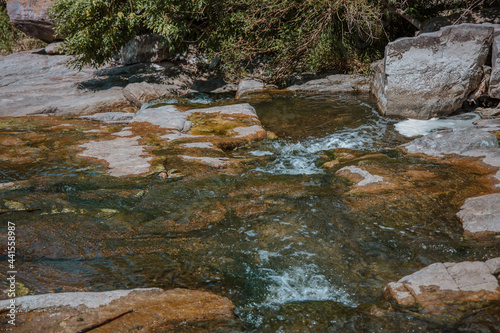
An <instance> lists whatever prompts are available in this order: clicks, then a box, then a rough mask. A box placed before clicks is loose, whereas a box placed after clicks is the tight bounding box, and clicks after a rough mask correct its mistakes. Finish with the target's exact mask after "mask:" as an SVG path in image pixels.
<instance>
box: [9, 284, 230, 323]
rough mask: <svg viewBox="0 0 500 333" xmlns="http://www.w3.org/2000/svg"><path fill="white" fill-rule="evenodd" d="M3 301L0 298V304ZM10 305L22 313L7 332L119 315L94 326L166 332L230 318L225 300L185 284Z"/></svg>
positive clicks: (28, 299) (59, 296)
mask: <svg viewBox="0 0 500 333" xmlns="http://www.w3.org/2000/svg"><path fill="white" fill-rule="evenodd" d="M8 303H9V300H6V301H0V308H2V309H6V308H7V306H8ZM16 306H17V309H18V310H21V311H22V312H18V313H17V314H16V325H15V326H12V331H13V332H76V331H79V330H82V329H86V328H89V327H92V326H93V325H95V324H98V323H102V322H104V321H106V320H107V319H109V318H115V317H118V316H119V315H120V314H123V315H122V316H120V317H119V318H116V319H115V320H112V321H108V322H107V323H106V324H105V325H103V326H101V327H99V329H98V331H99V332H130V331H132V330H133V331H136V332H151V331H157V330H161V331H171V330H175V329H176V328H179V327H183V326H185V325H187V324H192V323H196V322H207V321H212V322H214V324H217V322H219V321H228V320H235V316H234V314H233V309H234V305H233V303H232V302H231V301H230V300H229V299H227V298H225V297H222V296H218V295H215V294H212V293H209V292H205V291H198V290H188V289H172V290H166V291H164V290H162V289H158V288H150V289H133V290H116V291H111V292H101V293H97V292H96V293H89V292H84V293H79V292H76V293H61V294H44V295H36V296H25V297H20V298H17V299H16ZM3 316H5V314H3Z"/></svg>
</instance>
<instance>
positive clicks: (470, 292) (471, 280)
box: [384, 258, 500, 313]
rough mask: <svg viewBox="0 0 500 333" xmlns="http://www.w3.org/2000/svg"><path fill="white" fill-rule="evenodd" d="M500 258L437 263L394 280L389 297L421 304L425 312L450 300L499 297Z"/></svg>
mask: <svg viewBox="0 0 500 333" xmlns="http://www.w3.org/2000/svg"><path fill="white" fill-rule="evenodd" d="M499 270H500V258H494V259H490V260H488V261H486V262H480V261H474V262H470V261H466V262H460V263H435V264H432V265H430V266H427V267H425V268H423V269H421V270H420V271H417V272H415V273H413V274H411V275H408V276H405V277H403V278H402V279H400V280H399V281H398V282H391V283H389V284H388V285H387V287H386V288H385V291H384V295H385V297H386V299H393V300H395V301H396V302H397V303H398V304H401V305H405V306H415V305H418V306H421V307H422V308H423V309H424V311H425V312H429V313H440V312H442V311H445V309H446V307H447V306H449V305H451V304H460V303H464V302H481V301H491V300H500V285H499V281H498V279H497V278H496V276H495V275H494V274H496V272H498V271H499Z"/></svg>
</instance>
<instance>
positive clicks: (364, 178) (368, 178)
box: [335, 165, 384, 186]
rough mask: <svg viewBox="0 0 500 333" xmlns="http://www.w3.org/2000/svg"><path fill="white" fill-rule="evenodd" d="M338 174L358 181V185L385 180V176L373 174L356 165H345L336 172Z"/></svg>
mask: <svg viewBox="0 0 500 333" xmlns="http://www.w3.org/2000/svg"><path fill="white" fill-rule="evenodd" d="M335 175H336V176H339V177H345V178H347V179H349V180H351V181H353V182H355V183H356V185H357V186H366V185H369V184H373V183H379V182H383V181H384V177H381V176H377V175H372V174H371V173H369V172H368V171H366V170H363V169H361V168H358V167H356V166H353V165H351V166H347V167H343V168H342V169H340V170H339V171H337V172H336V173H335Z"/></svg>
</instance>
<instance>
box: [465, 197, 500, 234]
mask: <svg viewBox="0 0 500 333" xmlns="http://www.w3.org/2000/svg"><path fill="white" fill-rule="evenodd" d="M457 217H458V218H459V219H460V220H461V221H462V225H463V228H464V231H465V234H468V235H472V236H482V235H486V234H498V233H500V193H493V194H488V195H483V196H480V197H475V198H469V199H467V200H465V203H464V205H463V206H462V207H461V208H460V211H459V212H458V213H457Z"/></svg>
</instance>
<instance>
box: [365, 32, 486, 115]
mask: <svg viewBox="0 0 500 333" xmlns="http://www.w3.org/2000/svg"><path fill="white" fill-rule="evenodd" d="M493 34H494V27H493V26H492V25H475V24H461V25H458V26H447V27H445V28H443V29H441V30H440V31H437V32H433V33H426V34H422V35H419V36H418V37H409V38H400V39H398V40H396V41H394V42H392V43H389V44H388V45H387V47H386V50H385V59H384V63H381V64H379V65H378V66H376V68H375V70H376V73H375V80H376V82H375V83H374V94H375V96H376V98H377V102H378V107H379V109H380V112H381V113H382V114H384V115H387V116H399V117H407V118H417V119H429V118H431V117H436V116H446V115H449V114H451V113H452V112H454V111H456V110H457V109H459V108H460V107H461V106H462V104H463V102H464V101H465V100H466V99H467V97H468V96H469V94H470V93H471V92H472V91H474V90H475V89H477V88H478V87H479V84H480V82H481V78H482V76H483V65H485V64H486V61H487V58H488V54H489V51H490V47H491V43H492V40H493Z"/></svg>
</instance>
